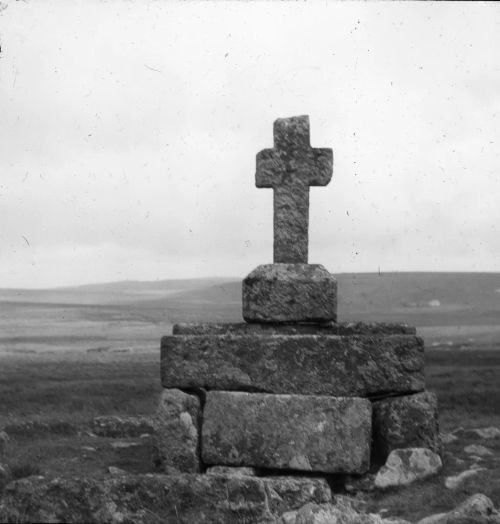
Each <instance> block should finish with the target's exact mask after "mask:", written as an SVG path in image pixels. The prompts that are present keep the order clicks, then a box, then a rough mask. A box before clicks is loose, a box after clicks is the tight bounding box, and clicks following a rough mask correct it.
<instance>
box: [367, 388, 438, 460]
mask: <svg viewBox="0 0 500 524" xmlns="http://www.w3.org/2000/svg"><path fill="white" fill-rule="evenodd" d="M373 441H374V446H375V449H376V450H377V452H378V453H379V454H380V455H381V458H383V459H384V460H385V459H386V458H387V456H388V455H389V453H390V452H391V451H393V450H395V449H398V448H428V449H430V450H432V451H434V452H435V453H441V441H440V438H439V422H438V409H437V398H436V395H434V394H433V393H429V392H428V391H425V392H422V393H417V394H415V395H405V396H403V397H394V398H387V399H384V400H380V401H378V402H374V403H373Z"/></svg>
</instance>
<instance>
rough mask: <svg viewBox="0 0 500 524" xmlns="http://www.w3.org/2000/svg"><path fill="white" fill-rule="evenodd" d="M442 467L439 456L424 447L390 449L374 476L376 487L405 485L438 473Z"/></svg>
mask: <svg viewBox="0 0 500 524" xmlns="http://www.w3.org/2000/svg"><path fill="white" fill-rule="evenodd" d="M442 467H443V463H442V461H441V457H440V456H439V455H437V454H436V453H434V452H433V451H431V450H430V449H426V448H406V449H395V450H394V451H391V453H390V455H389V457H388V458H387V461H386V463H385V465H384V466H382V467H381V468H380V470H379V471H378V473H377V476H376V477H375V487H376V488H381V489H384V488H390V487H396V486H406V485H407V484H411V483H412V482H415V481H416V480H422V479H425V478H427V477H430V476H432V475H435V474H436V473H438V471H439V470H440V469H441V468H442Z"/></svg>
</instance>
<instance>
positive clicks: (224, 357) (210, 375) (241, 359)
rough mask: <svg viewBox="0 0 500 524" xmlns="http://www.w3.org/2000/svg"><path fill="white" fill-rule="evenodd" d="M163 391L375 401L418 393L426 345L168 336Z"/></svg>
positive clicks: (413, 340)
mask: <svg viewBox="0 0 500 524" xmlns="http://www.w3.org/2000/svg"><path fill="white" fill-rule="evenodd" d="M161 353H162V370H161V375H162V383H163V386H164V387H174V388H181V389H185V388H195V387H200V388H205V389H208V390H226V391H228V390H237V391H261V392H268V393H297V394H302V395H331V396H359V397H364V396H376V395H379V394H384V395H385V394H391V393H393V394H394V393H407V392H414V391H421V390H422V389H423V388H424V375H423V366H424V345H423V342H422V340H421V339H420V338H418V337H415V336H412V335H392V336H373V337H368V336H363V337H354V336H349V337H338V336H329V335H327V336H324V335H277V336H272V337H269V336H235V335H206V336H203V335H182V336H180V335H172V336H168V337H163V338H162V348H161Z"/></svg>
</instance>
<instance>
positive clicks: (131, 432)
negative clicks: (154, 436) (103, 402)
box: [92, 415, 153, 438]
mask: <svg viewBox="0 0 500 524" xmlns="http://www.w3.org/2000/svg"><path fill="white" fill-rule="evenodd" d="M92 432H93V433H94V434H95V435H98V436H100V437H113V438H121V437H140V436H141V435H143V434H144V433H152V432H153V423H152V421H151V419H150V418H148V417H118V416H115V415H108V416H102V417H96V418H94V420H93V422H92Z"/></svg>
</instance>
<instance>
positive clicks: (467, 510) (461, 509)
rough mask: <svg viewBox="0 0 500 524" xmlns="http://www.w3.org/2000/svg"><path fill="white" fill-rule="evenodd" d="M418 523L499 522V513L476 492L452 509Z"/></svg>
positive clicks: (473, 523)
mask: <svg viewBox="0 0 500 524" xmlns="http://www.w3.org/2000/svg"><path fill="white" fill-rule="evenodd" d="M418 524H500V513H499V512H498V511H497V510H496V509H495V507H494V506H493V502H492V501H491V500H490V499H489V498H488V497H487V496H486V495H483V494H482V493H476V494H475V495H472V496H470V497H469V498H467V499H466V500H465V501H464V502H462V503H461V504H460V505H458V506H457V507H456V508H455V509H454V510H452V511H450V512H448V513H439V514H437V515H431V516H430V517H426V518H425V519H422V520H420V521H419V522H418Z"/></svg>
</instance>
